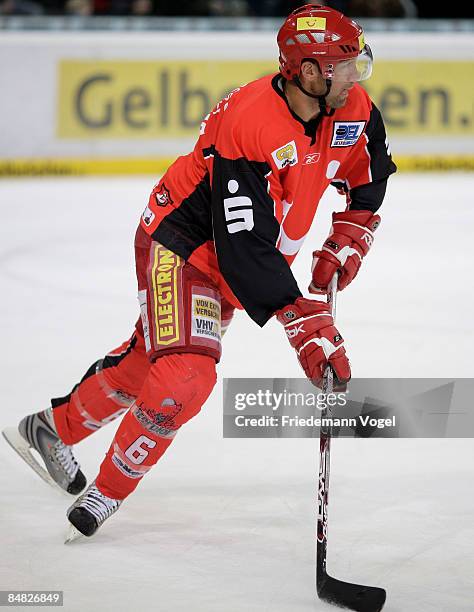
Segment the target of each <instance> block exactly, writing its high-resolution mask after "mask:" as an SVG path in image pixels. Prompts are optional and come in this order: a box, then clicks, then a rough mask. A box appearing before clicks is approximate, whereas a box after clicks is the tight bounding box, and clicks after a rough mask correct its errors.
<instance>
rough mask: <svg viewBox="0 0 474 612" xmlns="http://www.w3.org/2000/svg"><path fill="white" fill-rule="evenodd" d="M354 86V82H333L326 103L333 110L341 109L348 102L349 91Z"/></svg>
mask: <svg viewBox="0 0 474 612" xmlns="http://www.w3.org/2000/svg"><path fill="white" fill-rule="evenodd" d="M353 86H354V81H333V82H332V83H331V89H330V91H329V94H328V95H327V97H326V102H327V104H328V106H330V107H331V108H341V107H342V106H344V105H345V104H346V102H347V98H348V97H349V91H350V89H351V88H352V87H353Z"/></svg>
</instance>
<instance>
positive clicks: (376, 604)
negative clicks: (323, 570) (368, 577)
mask: <svg viewBox="0 0 474 612" xmlns="http://www.w3.org/2000/svg"><path fill="white" fill-rule="evenodd" d="M321 578H322V579H321V580H318V584H317V589H318V596H319V598H320V599H322V600H323V601H326V602H327V603H330V604H333V605H335V606H339V607H340V608H346V609H348V610H356V611H357V612H380V610H381V609H382V608H383V606H384V603H385V599H386V597H387V593H386V592H385V590H384V589H379V588H378V587H370V586H364V585H362V584H352V583H351V582H343V581H342V580H336V578H331V576H328V574H325V575H324V577H321Z"/></svg>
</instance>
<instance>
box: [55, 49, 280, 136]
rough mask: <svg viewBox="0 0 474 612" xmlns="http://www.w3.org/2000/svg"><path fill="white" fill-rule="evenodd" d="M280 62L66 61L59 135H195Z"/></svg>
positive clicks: (61, 72)
mask: <svg viewBox="0 0 474 612" xmlns="http://www.w3.org/2000/svg"><path fill="white" fill-rule="evenodd" d="M276 70H277V66H276V64H275V62H255V61H248V62H243V61H238V62H236V61H218V60H217V61H212V62H210V61H187V60H186V61H182V62H178V61H156V62H155V61H140V62H136V61H102V62H95V61H69V60H68V61H63V62H61V63H60V66H59V87H58V100H57V110H58V112H57V117H58V130H57V135H58V137H59V138H76V139H77V138H84V139H90V138H98V139H107V138H125V139H126V138H140V139H144V138H193V137H195V136H197V135H198V134H199V126H200V124H201V121H202V119H203V118H204V117H205V115H207V113H208V112H209V110H210V109H211V108H212V107H213V106H214V104H215V103H216V102H218V101H219V100H220V99H221V98H223V97H224V96H225V95H227V94H228V93H229V92H230V91H232V90H233V89H235V88H236V87H238V86H239V85H242V84H243V83H246V82H248V81H251V80H253V79H256V78H258V77H260V76H262V75H264V74H268V73H270V72H272V71H273V72H275V71H276Z"/></svg>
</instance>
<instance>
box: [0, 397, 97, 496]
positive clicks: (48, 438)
mask: <svg viewBox="0 0 474 612" xmlns="http://www.w3.org/2000/svg"><path fill="white" fill-rule="evenodd" d="M2 433H3V437H4V438H5V440H6V441H7V442H8V443H9V444H10V446H11V447H12V448H13V449H14V450H15V451H16V452H17V453H18V454H19V455H20V457H21V458H22V459H24V461H26V463H27V464H28V465H29V466H30V467H31V468H33V470H34V471H35V472H36V473H37V474H38V475H39V476H40V477H41V478H42V479H43V480H44V481H46V482H47V483H48V484H50V485H52V486H53V487H55V488H57V487H59V488H60V489H61V490H62V491H67V493H70V494H71V495H77V494H78V493H80V492H81V491H82V490H83V489H84V487H85V486H86V484H87V481H86V478H85V476H84V474H83V473H82V472H81V470H80V469H79V464H78V463H77V461H76V460H75V458H74V455H73V453H72V447H71V446H67V445H66V444H64V443H63V442H62V441H61V440H60V438H59V436H58V434H57V432H56V427H55V425H54V419H53V413H52V409H51V408H48V409H46V410H43V411H42V412H37V413H35V414H30V415H28V416H26V417H25V418H24V419H22V420H21V421H20V423H19V425H18V428H14V427H8V428H7V429H4V430H3V432H2ZM32 450H35V451H36V452H37V453H39V455H40V457H41V459H42V460H43V463H44V467H43V466H42V465H41V464H40V463H39V462H38V461H37V460H36V458H35V457H34V456H33V453H32V452H31V451H32ZM45 468H46V469H45Z"/></svg>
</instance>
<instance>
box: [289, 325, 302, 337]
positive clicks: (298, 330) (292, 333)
mask: <svg viewBox="0 0 474 612" xmlns="http://www.w3.org/2000/svg"><path fill="white" fill-rule="evenodd" d="M302 333H304V327H303V323H300V325H298V326H297V327H292V328H291V329H287V330H286V335H287V336H288V338H290V340H291V338H295V337H296V336H297V335H298V334H302Z"/></svg>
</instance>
